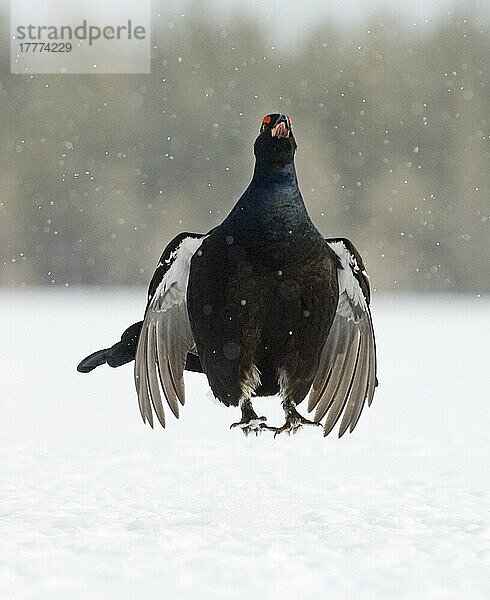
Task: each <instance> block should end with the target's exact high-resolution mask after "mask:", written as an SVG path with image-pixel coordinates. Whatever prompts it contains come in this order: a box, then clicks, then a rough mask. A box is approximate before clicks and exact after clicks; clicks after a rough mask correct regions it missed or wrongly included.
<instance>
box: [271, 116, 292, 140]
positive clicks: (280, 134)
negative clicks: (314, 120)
mask: <svg viewBox="0 0 490 600" xmlns="http://www.w3.org/2000/svg"><path fill="white" fill-rule="evenodd" d="M271 135H272V137H277V138H287V137H289V125H288V118H287V117H286V115H281V116H280V117H279V118H278V119H277V121H276V124H275V125H274V127H273V128H272V129H271Z"/></svg>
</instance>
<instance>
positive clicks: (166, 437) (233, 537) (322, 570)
mask: <svg viewBox="0 0 490 600" xmlns="http://www.w3.org/2000/svg"><path fill="white" fill-rule="evenodd" d="M144 301H145V291H144V290H133V291H127V290H110V291H97V290H94V291H75V290H67V291H64V292H55V291H52V292H40V291H32V290H23V291H19V292H15V293H14V292H2V293H1V294H0V321H1V323H0V331H1V332H2V342H1V344H0V373H1V381H2V399H1V418H0V441H1V443H0V598H2V599H8V598H16V599H35V600H40V599H44V598H50V599H51V598H56V599H59V598H70V599H77V598H83V599H86V598H104V599H107V598H118V599H120V598H125V599H126V598H129V599H131V598H135V599H136V598H138V599H140V598H145V599H153V598H171V599H174V598H199V599H200V600H204V599H207V598H212V599H221V598H226V599H235V598H256V599H257V598H268V599H270V598H322V599H323V598H329V599H331V598H334V599H337V598H338V599H344V598H346V599H347V598H349V599H352V598H355V599H364V598H366V599H368V598H369V599H371V598H376V599H378V598H382V599H390V600H392V599H393V598H396V599H397V600H403V599H415V598H416V599H434V600H435V599H438V600H439V599H440V600H452V599H455V600H456V599H457V600H461V598H465V599H480V598H481V599H483V598H485V599H488V598H489V597H490V576H489V572H490V571H489V568H488V567H489V559H490V542H489V519H488V509H489V472H490V468H489V447H488V438H489V436H488V426H489V408H488V407H489V404H490V403H489V391H488V390H489V384H490V379H489V377H490V376H489V358H488V357H489V351H488V340H489V339H490V310H489V309H490V299H489V298H478V297H476V296H474V297H469V296H464V297H452V298H448V297H444V296H431V297H415V296H391V297H380V296H379V295H375V297H374V300H373V317H374V323H375V328H376V332H377V342H378V353H379V365H380V366H379V381H380V385H379V389H378V391H377V393H376V395H375V399H374V402H373V405H372V406H371V408H369V409H367V408H366V409H365V411H364V413H363V415H362V417H361V419H360V421H359V424H358V426H357V428H356V430H355V431H354V433H353V434H352V435H348V434H346V435H345V436H344V437H343V438H342V439H340V440H339V439H338V438H337V437H336V433H335V435H331V436H329V437H328V438H323V437H322V431H321V429H320V428H318V429H313V428H307V429H304V430H303V431H301V432H300V433H299V434H298V435H296V436H292V437H290V438H289V437H278V438H276V439H273V436H272V434H267V432H265V433H264V434H262V436H260V437H257V438H256V437H253V438H252V437H249V438H245V437H244V436H243V434H242V433H241V431H240V430H239V429H233V430H230V429H229V425H230V424H231V423H232V422H233V421H236V420H238V417H239V410H238V409H236V408H229V409H227V408H225V407H223V406H218V405H216V404H214V403H212V402H211V401H210V398H209V394H208V387H207V383H206V380H205V378H204V376H202V375H197V374H189V375H188V376H187V375H186V384H187V394H186V397H187V403H186V406H185V407H184V408H183V409H182V411H181V418H180V420H179V421H177V420H175V419H173V417H172V416H171V413H170V410H167V413H168V425H167V429H166V430H162V429H161V428H159V427H158V428H156V429H155V431H152V430H151V429H150V428H149V427H148V426H144V425H143V423H142V421H141V418H140V415H139V411H138V403H137V400H136V395H135V391H134V385H133V380H132V365H126V366H125V367H122V368H120V369H116V370H113V369H110V368H109V367H107V366H104V367H99V368H98V369H96V370H95V371H93V372H92V373H90V374H88V375H82V374H79V373H77V372H76V370H75V367H76V364H77V363H78V361H79V360H80V359H81V358H83V357H84V356H85V355H86V354H88V353H90V352H93V351H94V350H96V349H98V348H100V347H104V346H108V345H110V344H112V343H114V342H115V341H116V340H117V339H119V335H120V333H121V332H122V331H123V329H124V328H125V327H126V326H127V325H129V324H131V323H133V322H134V321H136V320H138V319H139V318H141V315H142V311H143V305H144ZM305 404H306V403H305ZM256 408H257V412H258V414H259V415H261V414H265V415H267V416H269V418H270V422H272V423H275V424H281V423H282V412H281V410H280V407H279V401H278V399H277V398H276V399H261V400H258V401H256ZM302 412H303V413H305V412H306V407H304V406H302Z"/></svg>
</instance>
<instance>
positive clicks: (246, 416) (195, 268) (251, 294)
mask: <svg viewBox="0 0 490 600" xmlns="http://www.w3.org/2000/svg"><path fill="white" fill-rule="evenodd" d="M296 148H297V145H296V141H295V139H294V136H293V132H292V126H291V119H290V117H288V116H287V115H282V114H271V115H267V116H265V117H264V118H263V120H262V126H261V129H260V133H259V136H258V137H257V139H256V140H255V145H254V152H255V159H256V160H255V169H254V173H253V177H252V181H251V182H250V185H249V186H248V188H247V189H246V190H245V192H244V193H243V195H242V197H241V198H240V200H239V201H238V202H237V204H236V205H235V207H234V208H233V210H232V211H231V212H230V214H229V215H228V216H227V217H226V219H225V220H224V221H223V222H222V223H221V225H219V226H217V227H215V228H214V229H212V230H211V231H210V232H209V233H208V234H206V235H203V234H196V233H181V234H179V235H178V236H177V237H176V238H175V239H173V240H172V241H171V242H170V244H169V245H168V246H167V248H165V251H164V252H163V254H162V257H161V259H160V262H159V264H158V266H157V268H156V270H155V274H154V275H153V278H152V280H151V283H150V287H149V291H148V302H147V306H146V311H145V316H144V319H143V321H140V322H138V323H135V324H134V325H131V327H129V328H128V329H127V330H126V331H125V332H124V333H123V335H122V337H121V341H120V342H118V343H116V344H115V345H114V346H112V347H111V348H109V349H104V350H99V351H98V352H95V353H94V354H91V355H90V356H88V357H87V358H85V359H84V360H83V361H82V362H81V363H80V364H79V365H78V370H79V371H81V372H83V373H87V372H89V371H91V370H92V369H94V368H95V367H97V366H99V365H101V364H104V363H107V364H109V365H110V366H112V367H117V366H120V365H123V364H125V363H127V362H129V361H132V360H135V371H134V373H135V384H136V390H137V393H138V401H139V407H140V411H141V415H142V417H143V420H144V421H145V422H146V421H148V422H149V423H150V425H151V426H153V411H154V412H155V414H156V415H157V417H158V419H159V421H160V423H161V424H162V426H163V427H165V414H164V409H163V402H162V398H164V399H165V400H166V402H167V404H168V405H169V407H170V409H171V411H172V412H173V413H174V415H175V416H176V417H178V416H179V404H181V405H183V404H184V400H185V397H184V378H183V375H184V369H187V370H191V371H198V372H203V373H205V374H206V376H207V378H208V381H209V384H210V386H211V389H212V391H213V393H214V395H215V397H216V398H217V399H218V400H220V401H221V402H222V403H223V404H225V405H226V406H240V408H241V419H240V421H239V422H238V423H234V424H233V425H232V427H233V426H239V427H241V428H242V430H243V431H244V432H245V433H246V434H248V433H250V432H255V433H258V432H260V431H263V430H270V431H273V432H275V434H277V433H281V432H283V431H285V432H288V433H295V432H296V431H297V430H298V429H299V428H300V427H301V426H302V425H321V420H322V419H323V418H324V417H325V416H326V419H325V422H324V425H323V430H324V435H327V434H328V433H330V431H331V430H332V429H333V427H334V426H335V424H336V423H337V421H338V420H339V418H340V416H341V415H342V421H341V424H340V430H339V435H340V436H341V435H343V434H344V433H345V431H346V430H347V429H350V431H351V432H352V430H353V429H354V427H355V426H356V424H357V421H358V419H359V417H360V415H361V412H362V409H363V407H364V404H365V402H366V400H367V402H368V404H371V401H372V399H373V395H374V389H375V386H376V385H377V379H376V348H375V340H374V332H373V325H372V320H371V313H370V308H369V303H370V289H369V281H368V277H367V274H366V271H365V268H364V264H363V261H362V259H361V256H360V255H359V253H358V252H357V250H356V249H355V247H354V245H353V244H352V243H351V242H350V241H349V240H347V239H345V238H335V239H325V238H324V237H323V236H322V235H321V234H320V232H319V231H318V230H317V228H316V227H315V225H314V224H313V223H312V221H311V219H310V217H309V215H308V212H307V210H306V207H305V204H304V202H303V198H302V196H301V192H300V190H299V186H298V180H297V177H296V170H295V166H294V155H295V152H296ZM308 393H309V399H308V410H309V411H312V410H313V409H315V415H314V419H313V420H309V419H306V418H305V417H303V416H302V415H301V414H300V413H299V412H298V410H297V406H298V405H299V404H300V403H301V402H302V401H303V400H304V399H305V397H306V396H307V395H308ZM276 394H280V396H281V398H282V406H283V408H284V412H285V423H284V425H282V426H281V427H272V426H270V425H268V424H267V423H266V418H265V417H258V416H257V414H256V413H255V411H254V409H253V406H252V397H253V396H273V395H276Z"/></svg>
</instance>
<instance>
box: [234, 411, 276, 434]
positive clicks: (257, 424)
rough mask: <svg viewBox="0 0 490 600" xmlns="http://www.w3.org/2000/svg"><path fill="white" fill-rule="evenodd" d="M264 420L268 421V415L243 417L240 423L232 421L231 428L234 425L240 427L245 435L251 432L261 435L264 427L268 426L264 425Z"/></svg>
mask: <svg viewBox="0 0 490 600" xmlns="http://www.w3.org/2000/svg"><path fill="white" fill-rule="evenodd" d="M264 421H267V417H258V416H257V415H255V416H254V417H252V418H247V419H242V420H241V421H238V423H232V424H231V425H230V429H233V427H240V428H241V430H242V431H243V433H244V434H245V436H248V435H250V434H251V433H255V435H259V433H260V432H261V431H262V429H264V428H266V429H267V426H266V425H264Z"/></svg>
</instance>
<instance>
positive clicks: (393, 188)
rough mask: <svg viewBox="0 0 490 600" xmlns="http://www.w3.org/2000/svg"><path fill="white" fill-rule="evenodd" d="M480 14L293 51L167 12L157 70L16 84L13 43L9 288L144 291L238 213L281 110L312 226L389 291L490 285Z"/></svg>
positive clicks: (158, 40) (5, 251)
mask: <svg viewBox="0 0 490 600" xmlns="http://www.w3.org/2000/svg"><path fill="white" fill-rule="evenodd" d="M465 6H466V8H465ZM471 7H474V3H469V4H467V5H463V7H462V8H460V9H459V10H455V11H453V12H452V13H451V14H446V15H445V16H440V17H439V18H438V20H436V21H434V20H432V21H431V23H430V24H424V23H423V22H420V23H418V24H417V25H416V26H415V25H414V24H413V23H410V22H408V21H407V22H399V21H398V20H397V19H396V18H395V17H394V16H393V15H391V16H390V15H387V14H378V15H377V16H376V18H373V19H371V20H370V21H368V22H364V23H351V24H345V23H343V24H341V25H340V24H339V23H337V24H336V23H335V22H333V21H332V20H326V21H324V22H318V23H317V24H316V26H315V27H314V28H312V29H311V30H308V31H305V33H304V35H302V36H299V38H300V39H299V40H297V41H296V42H295V43H294V44H292V43H288V42H287V40H282V41H276V40H275V38H274V41H272V34H271V29H270V23H269V25H268V26H262V25H261V23H260V20H259V19H257V18H254V16H253V15H251V14H248V13H246V12H244V11H240V10H239V9H237V11H236V12H233V13H232V14H231V15H226V16H220V15H219V12H217V11H216V10H214V9H212V8H211V7H209V8H206V3H204V2H194V3H190V4H189V3H188V4H186V11H185V17H184V16H182V15H176V16H174V17H168V16H165V15H159V14H158V12H156V13H155V16H154V19H153V32H152V46H153V50H152V73H151V75H125V76H124V75H118V76H108V75H79V76H76V75H63V76H56V75H48V76H47V75H34V76H29V75H25V76H19V75H17V76H13V75H8V72H9V50H8V39H6V38H5V37H2V42H1V44H2V47H1V60H2V63H3V64H2V76H1V80H0V116H1V122H0V129H1V137H0V153H1V165H2V168H1V170H0V190H1V192H0V223H1V237H0V244H1V245H0V252H1V265H0V284H3V285H10V286H23V285H33V284H49V285H62V286H63V285H79V284H98V285H120V284H146V283H147V282H148V280H149V278H150V277H151V274H152V272H153V269H154V266H155V263H156V262H157V261H158V258H159V255H160V252H161V251H162V249H163V247H164V246H165V244H166V243H167V242H168V241H169V240H170V239H171V238H172V236H174V235H175V234H176V233H178V232H179V231H183V230H187V231H201V232H204V231H207V230H209V229H211V228H212V227H213V226H214V225H216V224H217V223H218V222H220V221H221V220H222V219H223V218H224V217H225V215H226V214H227V212H228V211H229V210H230V209H231V207H232V206H233V204H234V202H235V201H236V199H237V198H238V197H239V196H240V195H241V193H242V191H243V190H244V189H245V187H246V186H247V184H248V182H249V179H250V176H251V173H252V168H253V154H252V144H253V140H254V138H255V136H256V134H257V132H258V128H259V124H260V120H261V117H262V116H263V115H264V114H267V113H269V112H275V111H281V112H285V113H288V114H290V115H291V116H292V117H293V120H294V122H293V127H294V132H295V136H296V139H297V141H298V145H299V149H298V154H297V169H298V174H299V179H300V184H301V187H302V190H303V195H304V198H305V201H306V204H307V206H308V208H309V210H310V213H311V215H312V218H313V219H314V221H315V223H316V224H317V226H318V228H319V229H320V230H321V231H322V232H323V233H324V234H325V235H326V236H330V235H335V236H346V237H349V238H351V239H352V240H353V241H354V242H355V244H356V245H357V247H358V248H359V250H360V252H361V253H362V254H363V256H364V257H365V260H366V263H367V268H368V271H369V273H370V275H371V280H372V282H373V284H374V286H375V287H376V288H377V289H378V290H386V291H393V290H419V291H435V290H458V291H470V292H472V293H484V292H488V291H490V277H489V273H490V261H489V241H490V237H489V225H490V222H489V219H490V195H489V192H490V168H489V167H490V137H489V136H490V30H489V27H488V22H486V21H485V22H484V20H482V18H481V15H480V13H477V12H475V10H474V9H473V8H471ZM278 19H280V16H278ZM1 20H2V22H3V23H2V28H3V29H2V30H6V28H7V24H8V14H7V13H4V14H3V16H2V17H1Z"/></svg>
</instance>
